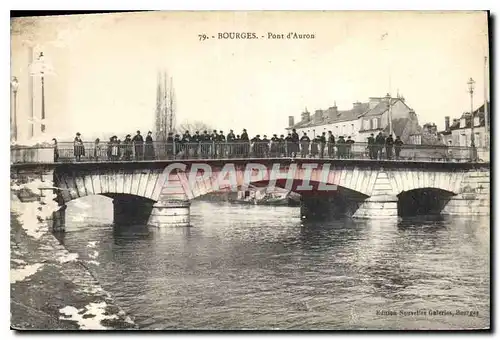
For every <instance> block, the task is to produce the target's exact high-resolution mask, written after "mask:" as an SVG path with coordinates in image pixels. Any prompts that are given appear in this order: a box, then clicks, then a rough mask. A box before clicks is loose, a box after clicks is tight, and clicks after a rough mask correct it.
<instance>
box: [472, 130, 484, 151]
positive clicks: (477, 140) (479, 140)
mask: <svg viewBox="0 0 500 340" xmlns="http://www.w3.org/2000/svg"><path fill="white" fill-rule="evenodd" d="M474 139H475V140H474V144H476V146H477V147H478V148H481V147H483V139H482V138H481V132H476V133H474Z"/></svg>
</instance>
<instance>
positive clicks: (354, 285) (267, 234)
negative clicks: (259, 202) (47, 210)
mask: <svg viewBox="0 0 500 340" xmlns="http://www.w3.org/2000/svg"><path fill="white" fill-rule="evenodd" d="M481 223H482V222H481ZM481 223H478V220H465V219H456V218H455V219H442V220H434V221H433V220H429V219H416V220H403V221H399V222H397V221H395V220H394V221H388V220H385V221H384V220H382V221H354V220H350V219H340V220H335V221H330V222H321V223H318V222H315V223H313V222H304V221H300V219H299V210H298V208H288V207H264V206H251V207H248V206H237V205H236V206H234V205H229V204H225V203H207V202H195V203H193V205H192V224H193V225H194V227H191V228H170V229H148V228H146V227H145V226H135V227H121V226H112V225H106V224H103V225H100V226H96V225H93V226H90V225H87V226H71V227H69V228H67V229H68V232H67V234H66V235H65V236H64V238H63V242H64V243H65V245H66V246H67V247H68V248H70V250H72V251H76V252H78V253H79V254H81V258H82V259H83V260H85V259H86V257H87V255H86V254H87V246H88V243H89V242H92V241H97V245H96V249H97V250H98V251H99V259H98V260H99V262H100V265H99V266H94V267H91V268H93V270H94V271H95V272H94V274H95V275H96V277H98V279H99V281H100V282H102V284H103V285H104V287H105V288H106V289H108V290H109V291H110V292H112V294H113V295H114V296H115V297H116V298H117V301H118V303H119V304H120V305H121V306H122V307H123V308H124V309H125V310H126V311H128V312H129V313H131V314H132V315H133V316H134V317H135V319H136V321H137V322H139V324H140V325H141V327H143V328H162V329H165V328H175V329H186V328H190V329H191V328H202V329H220V328H223V329H234V328H238V329H239V328H250V329H256V328H258V329H274V328H281V329H295V328H305V329H314V328H321V329H324V328H334V329H335V328H342V329H346V328H347V329H348V328H359V327H362V328H367V327H368V328H386V327H389V328H390V327H393V328H401V327H407V328H412V327H413V328H415V327H431V328H432V327H460V325H465V324H467V325H468V326H476V327H480V326H485V325H487V324H488V322H489V321H488V317H487V314H488V312H489V247H488V243H487V242H485V240H488V239H489V228H488V227H484V225H483V224H481ZM448 307H449V308H465V309H474V310H478V311H480V316H481V317H476V318H468V319H466V320H462V319H460V318H453V319H452V318H450V317H446V316H443V317H435V318H424V317H416V318H406V319H405V318H398V319H397V320H392V319H388V318H387V317H386V318H383V317H379V316H377V315H376V314H375V312H376V310H379V309H384V310H386V309H400V308H404V309H416V308H441V309H443V308H444V309H446V308H448Z"/></svg>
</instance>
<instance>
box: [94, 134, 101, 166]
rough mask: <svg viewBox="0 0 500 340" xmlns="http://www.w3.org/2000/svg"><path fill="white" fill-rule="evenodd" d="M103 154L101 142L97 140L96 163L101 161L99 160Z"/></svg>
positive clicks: (95, 147)
mask: <svg viewBox="0 0 500 340" xmlns="http://www.w3.org/2000/svg"><path fill="white" fill-rule="evenodd" d="M101 152H102V145H101V140H100V139H99V138H96V140H95V142H94V160H95V161H96V162H98V161H99V158H100V157H101Z"/></svg>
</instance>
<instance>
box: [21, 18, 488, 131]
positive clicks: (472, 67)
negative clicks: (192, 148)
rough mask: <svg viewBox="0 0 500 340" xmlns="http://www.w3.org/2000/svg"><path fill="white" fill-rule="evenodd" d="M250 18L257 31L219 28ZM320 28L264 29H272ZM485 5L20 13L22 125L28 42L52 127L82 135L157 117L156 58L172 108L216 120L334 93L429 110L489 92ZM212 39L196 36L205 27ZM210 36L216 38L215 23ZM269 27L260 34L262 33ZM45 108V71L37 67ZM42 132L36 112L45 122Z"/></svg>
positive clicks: (454, 112) (148, 124)
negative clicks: (40, 62) (40, 58)
mask: <svg viewBox="0 0 500 340" xmlns="http://www.w3.org/2000/svg"><path fill="white" fill-rule="evenodd" d="M223 32H254V33H255V34H256V36H257V37H259V39H252V40H247V39H238V40H236V39H234V40H223V39H221V40H219V39H217V36H218V33H223ZM289 32H296V33H298V34H313V35H314V39H305V40H299V39H267V37H268V33H273V34H281V33H283V34H284V35H285V37H286V35H287V34H288V33H289ZM487 32H488V27H487V15H486V13H484V12H409V11H408V12H361V11H360V12H319V11H318V12H147V13H119V14H97V15H72V16H54V17H36V18H16V19H12V20H11V75H12V76H16V77H17V78H18V80H19V84H20V85H19V90H18V92H17V106H16V107H17V115H16V116H17V121H18V134H19V139H20V140H22V139H26V138H28V129H29V116H30V105H29V98H30V94H29V93H30V91H29V86H30V75H29V68H28V64H29V54H30V53H31V52H30V47H32V48H33V51H34V52H33V53H34V54H35V55H38V54H39V52H40V51H43V53H44V55H45V59H46V62H47V63H49V64H50V65H51V67H52V69H53V73H52V74H50V75H47V76H46V77H45V102H46V117H47V119H46V125H47V130H46V134H45V135H43V136H42V137H50V139H51V138H52V137H57V138H59V140H64V139H70V138H72V137H73V136H74V134H75V133H76V132H77V131H78V132H80V133H81V134H82V137H83V139H84V140H91V139H92V138H95V137H102V136H110V135H112V134H117V135H119V136H121V135H123V136H124V135H125V134H126V133H131V134H133V133H134V132H135V131H136V130H137V129H140V130H141V131H147V130H150V129H152V128H153V127H154V111H155V106H156V82H157V72H158V71H161V70H165V71H167V72H168V74H169V75H170V76H172V77H173V85H174V88H175V92H176V100H177V101H176V120H177V122H178V123H182V122H185V121H203V122H205V123H207V124H208V125H210V126H213V127H214V128H217V129H218V130H223V131H224V132H226V133H227V132H228V131H229V129H230V128H232V129H234V130H235V132H236V133H239V132H241V130H242V129H243V128H246V129H247V130H248V131H249V134H250V135H251V136H253V135H255V134H257V133H258V134H260V135H263V134H267V135H272V134H273V133H278V134H280V133H284V132H285V131H284V128H285V127H287V124H288V116H290V115H292V116H295V121H296V122H297V121H298V120H299V119H300V113H301V112H302V111H303V110H304V108H307V109H308V110H309V111H310V112H314V111H315V110H317V109H326V108H328V107H330V106H333V104H334V103H336V104H337V106H338V108H339V109H340V110H347V109H350V108H351V107H352V103H353V102H356V101H361V102H363V101H367V100H368V97H373V96H375V97H376V96H384V95H385V94H386V93H388V92H390V93H391V94H392V95H393V96H395V95H396V93H397V92H399V93H400V94H402V95H403V96H404V97H405V98H406V103H407V104H408V105H409V106H410V107H411V108H413V109H414V110H415V112H416V113H417V115H418V117H419V122H420V124H424V123H427V122H434V123H436V124H437V125H438V128H439V129H443V128H444V117H445V116H451V117H452V118H454V117H455V118H458V117H459V116H460V115H461V114H462V113H463V112H465V111H468V110H470V96H469V94H468V88H467V80H468V79H469V78H470V77H472V78H474V80H475V81H476V90H475V93H474V107H477V106H479V105H481V104H482V103H483V102H484V92H485V91H484V82H485V79H484V78H485V69H484V57H485V56H488V49H487V46H488V36H487ZM200 34H206V35H207V36H208V37H209V39H208V40H205V41H200V39H199V35H200ZM212 36H215V39H212V38H211V37H212ZM262 36H264V37H263V38H262ZM32 81H33V84H34V91H33V97H34V112H35V116H36V117H40V112H41V105H40V98H41V95H40V89H41V84H40V79H39V78H36V77H35V78H33V79H32ZM36 133H37V134H38V135H39V134H40V133H39V126H37V127H36Z"/></svg>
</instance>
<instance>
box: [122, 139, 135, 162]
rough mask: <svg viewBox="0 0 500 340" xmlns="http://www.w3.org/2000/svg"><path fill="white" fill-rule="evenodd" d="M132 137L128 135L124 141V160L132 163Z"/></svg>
mask: <svg viewBox="0 0 500 340" xmlns="http://www.w3.org/2000/svg"><path fill="white" fill-rule="evenodd" d="M130 137H131V136H130V135H126V136H125V139H124V140H123V146H122V148H123V149H124V150H123V160H124V161H128V162H130V161H131V160H132V153H133V151H132V139H130Z"/></svg>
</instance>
